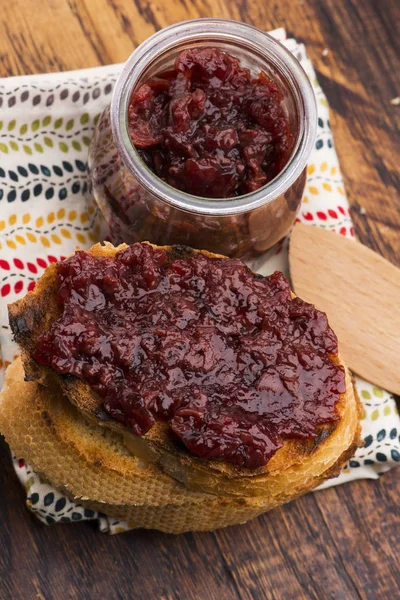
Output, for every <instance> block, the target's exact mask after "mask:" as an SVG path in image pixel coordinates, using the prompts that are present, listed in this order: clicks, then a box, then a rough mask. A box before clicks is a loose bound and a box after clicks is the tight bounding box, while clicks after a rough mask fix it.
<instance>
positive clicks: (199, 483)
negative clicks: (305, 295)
mask: <svg viewBox="0 0 400 600" xmlns="http://www.w3.org/2000/svg"><path fill="white" fill-rule="evenodd" d="M124 248H127V246H126V244H121V245H120V246H118V247H114V246H113V245H112V244H109V243H106V244H105V245H104V246H102V245H100V244H96V245H95V246H93V247H92V248H91V249H90V250H89V252H90V253H91V254H92V255H93V256H115V254H116V253H117V252H119V251H120V250H122V249H124ZM164 248H165V249H166V250H167V251H168V252H170V253H172V252H173V253H174V254H176V255H178V256H179V257H180V258H184V256H185V255H187V254H192V253H193V252H201V253H203V254H205V255H206V256H207V257H209V258H221V256H220V255H216V254H212V253H210V252H207V251H204V250H192V249H188V248H185V247H179V246H177V247H169V246H165V247H164ZM56 292H57V288H56V265H54V264H52V265H51V266H50V267H48V269H46V271H45V273H44V275H43V276H42V277H41V278H40V279H39V281H38V282H37V284H36V287H35V289H34V291H33V292H31V293H29V294H27V296H25V297H24V298H22V299H21V300H19V301H18V302H15V303H14V304H11V305H10V306H9V315H10V325H11V328H12V331H13V333H14V336H15V339H16V341H17V343H18V344H19V346H20V348H21V353H22V361H23V364H24V368H25V374H26V377H27V379H29V380H32V381H37V382H40V383H42V384H44V385H56V386H58V387H60V388H61V389H62V392H63V393H64V394H65V395H66V396H67V397H68V399H69V400H70V401H71V402H72V403H73V404H74V405H75V406H76V407H77V408H78V409H79V411H81V412H82V413H83V414H84V415H85V416H86V417H87V418H88V419H90V421H91V422H92V423H93V424H97V425H100V426H102V427H105V428H108V429H112V430H113V431H115V432H117V433H119V434H121V435H123V437H124V441H125V443H126V445H127V447H128V448H129V449H130V450H131V451H132V452H133V453H134V454H135V455H137V456H140V457H142V458H143V459H144V460H146V461H147V462H152V463H154V464H157V465H158V466H160V467H161V468H162V469H163V470H164V471H165V472H166V473H168V474H169V475H171V476H172V477H174V478H176V479H177V480H179V481H181V482H182V483H184V485H185V486H186V487H187V488H190V489H193V490H201V491H204V492H207V493H212V494H215V493H221V492H222V493H224V494H227V495H232V496H248V497H257V496H260V497H262V496H264V495H265V493H268V490H269V488H270V486H271V482H273V481H274V480H275V479H276V480H279V478H280V477H281V474H282V473H283V472H285V471H287V470H288V469H296V468H298V469H300V470H301V467H302V465H304V464H305V463H306V464H310V465H312V464H314V465H317V464H319V463H318V461H319V457H320V456H324V455H325V449H326V448H328V449H329V450H330V452H331V453H332V454H331V456H330V460H329V461H327V462H324V461H322V463H321V464H320V471H321V472H322V471H323V470H326V469H327V468H330V466H331V464H334V462H335V461H336V459H337V458H338V456H340V455H341V454H342V453H343V452H345V451H347V448H348V447H350V446H351V445H352V440H353V438H354V432H355V431H356V429H357V422H358V418H357V400H356V399H355V397H354V392H353V388H352V384H351V381H350V377H349V374H348V372H347V371H346V378H347V379H346V382H347V389H346V393H345V394H343V395H342V396H341V398H340V400H339V402H338V404H337V410H338V412H339V414H340V417H341V418H340V420H339V421H338V422H336V423H332V424H330V425H329V427H322V428H321V430H320V435H319V436H318V437H317V438H316V439H315V440H295V439H290V440H286V441H285V442H284V445H283V447H282V448H280V449H279V450H278V451H277V452H276V454H275V455H274V456H273V457H272V458H271V460H270V461H269V462H268V464H267V465H266V466H265V467H262V468H261V469H257V470H254V471H250V470H248V469H245V468H240V467H237V466H235V465H231V464H228V463H226V462H224V461H206V460H203V459H200V458H198V457H196V456H194V455H192V454H190V453H189V452H188V451H185V450H182V449H179V450H178V448H177V447H175V445H174V443H173V442H172V441H170V439H169V437H168V436H167V435H166V430H167V428H168V426H167V424H166V423H157V424H156V425H154V426H153V427H152V428H151V429H150V431H149V432H148V433H147V434H146V435H145V436H143V437H138V436H136V435H134V434H133V433H132V432H131V431H130V430H128V429H127V428H126V427H125V426H124V425H123V424H121V423H119V422H118V421H116V420H114V419H112V418H111V417H109V415H108V414H107V413H106V412H105V411H104V410H103V401H102V399H101V398H100V397H99V396H98V395H97V394H95V393H94V392H93V391H92V389H91V388H90V386H89V385H88V384H87V383H86V382H84V381H82V380H79V379H77V378H76V377H73V376H70V375H65V376H63V375H59V374H57V373H56V372H55V371H53V370H52V369H51V368H49V367H44V366H41V365H39V364H38V363H36V362H35V361H34V360H33V359H32V358H31V353H32V351H33V349H34V347H35V341H36V338H37V337H38V335H39V334H40V333H42V332H43V331H45V330H46V329H48V327H49V324H50V322H51V321H52V320H54V319H57V318H58V316H59V314H60V307H59V305H58V304H57V300H56ZM337 361H338V363H339V364H343V363H342V362H341V360H340V358H338V359H337ZM350 421H351V426H349V423H350ZM346 427H350V428H348V431H347V430H346ZM343 431H347V435H346V436H344V437H343ZM357 443H359V442H357ZM324 467H326V468H324Z"/></svg>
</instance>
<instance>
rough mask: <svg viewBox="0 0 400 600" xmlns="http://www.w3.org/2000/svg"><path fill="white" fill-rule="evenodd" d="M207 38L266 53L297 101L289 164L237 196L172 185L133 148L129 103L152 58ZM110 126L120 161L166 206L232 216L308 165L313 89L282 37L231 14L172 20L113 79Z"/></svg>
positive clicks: (264, 200)
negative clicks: (206, 195)
mask: <svg viewBox="0 0 400 600" xmlns="http://www.w3.org/2000/svg"><path fill="white" fill-rule="evenodd" d="M201 38H207V40H208V41H210V42H212V40H213V39H215V40H216V41H217V40H219V41H220V42H221V41H224V42H227V43H229V41H231V42H232V43H235V44H236V45H237V44H238V43H242V44H244V45H245V46H247V47H248V48H249V50H252V49H253V51H256V52H258V53H259V54H261V55H264V56H265V58H266V60H267V59H268V60H269V61H270V62H272V63H273V64H274V65H276V66H277V67H278V68H279V69H280V71H281V73H283V75H284V77H285V80H286V81H287V82H288V84H289V85H290V88H291V91H292V93H293V95H294V97H295V101H296V103H297V104H298V105H299V106H298V108H299V117H300V119H299V135H298V139H297V142H296V145H295V148H294V150H293V152H292V155H291V157H290V158H289V160H288V162H287V164H286V165H285V166H284V168H283V169H282V171H281V172H280V173H279V174H278V175H277V176H276V177H275V178H274V179H273V180H272V181H270V182H269V183H268V184H266V185H265V186H263V187H261V188H259V189H258V190H255V191H254V192H250V193H248V194H246V195H243V196H237V197H235V198H222V199H220V198H202V197H198V196H193V195H191V194H187V193H185V192H182V191H181V190H178V189H177V188H173V187H172V186H170V185H169V184H168V183H166V182H164V181H163V180H162V179H160V178H159V177H158V176H157V175H156V174H155V173H153V172H152V171H151V170H150V169H148V168H147V167H146V165H145V164H144V162H143V161H142V159H141V158H140V156H139V154H138V152H137V150H136V148H135V147H134V145H133V143H132V141H131V138H130V135H129V130H128V119H127V113H128V107H129V102H130V97H131V93H132V89H133V87H134V86H135V85H136V82H137V81H138V80H139V78H140V77H141V75H142V73H143V72H144V70H145V69H146V67H147V66H148V64H149V62H150V61H153V60H155V59H156V58H158V57H160V56H161V55H163V54H165V52H166V51H168V50H170V49H172V48H174V46H176V45H177V44H178V43H182V42H190V41H195V40H199V39H201ZM111 127H112V133H113V136H114V141H115V144H116V146H117V149H118V151H119V153H120V155H121V156H122V159H123V161H124V162H125V164H126V166H127V167H128V169H129V170H130V171H132V172H133V174H134V176H135V177H136V179H137V180H138V181H139V182H140V184H141V185H142V186H143V187H144V188H145V189H147V190H148V191H149V192H150V193H151V194H153V195H154V196H156V197H157V198H159V199H161V200H162V201H164V202H166V203H168V204H169V205H171V206H173V207H176V208H179V209H181V210H186V211H188V212H194V213H197V214H204V215H215V216H223V215H226V216H228V215H235V214H240V213H243V212H248V211H252V210H254V209H256V208H258V207H259V206H262V205H265V204H269V203H271V202H273V201H274V199H275V198H277V197H279V196H280V195H282V194H283V193H284V192H285V191H286V190H287V189H288V188H289V187H290V186H291V185H292V184H293V183H294V182H295V181H296V179H297V178H298V177H299V175H300V174H301V172H302V171H303V170H304V168H305V167H306V164H307V161H308V158H309V155H310V153H311V150H312V148H313V146H314V142H315V137H316V129H317V106H316V100H315V95H314V91H313V89H312V86H311V83H310V81H309V79H308V76H307V75H306V73H305V71H304V70H303V67H302V66H301V65H300V63H299V62H298V60H297V59H296V58H295V57H294V56H293V55H292V54H291V52H290V51H289V50H287V49H286V48H285V47H284V46H283V45H282V44H281V43H280V42H278V41H277V40H275V39H274V38H273V37H271V36H270V35H268V34H267V33H266V32H264V31H261V30H259V29H257V28H256V27H253V26H252V25H247V24H245V23H242V22H240V21H232V20H229V19H194V20H191V21H183V22H180V23H177V24H174V25H170V26H169V27H166V28H165V29H162V30H161V31H158V32H157V33H155V34H153V35H152V36H150V37H149V38H147V40H145V41H144V42H142V44H140V46H138V47H137V48H136V50H135V51H134V52H133V53H132V54H131V56H130V57H129V58H128V60H127V61H126V63H125V66H124V68H123V70H122V72H121V73H120V75H119V77H118V79H117V82H116V84H115V88H114V92H113V96H112V100H111Z"/></svg>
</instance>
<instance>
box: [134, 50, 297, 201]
mask: <svg viewBox="0 0 400 600" xmlns="http://www.w3.org/2000/svg"><path fill="white" fill-rule="evenodd" d="M128 121H129V131H130V135H131V138H132V142H133V143H134V145H135V147H136V148H137V150H138V151H139V154H140V156H141V157H142V159H143V161H144V162H145V163H146V165H147V166H148V167H149V168H150V169H151V170H152V171H154V173H156V174H157V175H158V176H159V177H160V178H161V179H163V180H165V181H166V182H167V183H169V184H170V185H171V186H173V187H175V188H178V189H180V190H183V191H184V192H187V193H189V194H194V195H196V196H203V197H208V198H231V197H233V196H240V195H242V194H247V193H248V192H252V191H254V190H257V189H258V188H260V187H262V186H263V185H265V184H266V183H268V182H269V181H271V180H272V179H273V178H274V177H275V176H276V175H277V174H278V173H279V172H280V171H281V170H282V169H283V167H284V166H285V164H286V162H287V160H288V158H289V155H290V153H291V150H292V148H293V143H294V139H293V135H292V132H291V131H290V128H289V121H288V118H287V116H286V114H285V111H284V108H283V105H282V95H281V92H280V90H279V88H278V87H277V85H276V84H275V83H274V82H273V81H271V79H269V78H268V77H267V75H266V74H265V73H263V72H261V73H259V74H258V76H257V77H253V76H252V75H251V73H250V71H249V70H248V69H245V68H243V67H241V66H240V62H239V61H238V60H237V59H236V58H234V57H233V56H230V55H229V54H226V53H225V52H222V51H221V50H218V49H217V48H197V49H191V50H184V51H183V52H181V54H180V55H179V56H178V58H177V59H176V61H175V66H174V69H173V70H171V71H168V72H163V73H159V74H158V75H157V76H156V77H152V78H150V79H148V80H147V81H145V82H143V83H142V84H141V85H139V87H138V88H136V90H135V91H134V92H133V94H132V98H131V104H130V106H129V113H128Z"/></svg>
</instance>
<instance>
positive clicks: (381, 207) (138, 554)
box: [0, 0, 400, 600]
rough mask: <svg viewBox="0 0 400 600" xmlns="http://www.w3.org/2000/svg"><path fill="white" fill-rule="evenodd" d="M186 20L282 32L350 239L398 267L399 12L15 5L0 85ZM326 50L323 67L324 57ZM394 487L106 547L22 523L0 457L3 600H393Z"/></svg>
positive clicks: (387, 1)
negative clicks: (315, 88) (325, 146)
mask: <svg viewBox="0 0 400 600" xmlns="http://www.w3.org/2000/svg"><path fill="white" fill-rule="evenodd" d="M199 16H218V17H230V18H234V19H241V20H244V21H247V22H249V23H252V24H254V25H256V26H258V27H260V28H264V29H269V28H274V27H278V26H284V27H286V28H287V30H288V32H289V34H292V35H295V36H296V37H297V38H298V39H299V40H302V41H304V42H305V43H306V45H307V49H308V52H309V54H310V57H311V59H312V61H313V63H314V65H315V67H316V69H317V72H318V76H319V79H320V82H321V84H322V86H323V88H324V91H325V92H326V94H327V96H328V100H329V102H330V105H331V108H332V111H331V124H332V128H333V130H334V135H335V141H336V146H337V150H338V153H339V158H340V161H341V166H342V171H343V175H344V178H345V184H346V189H347V193H348V196H349V199H350V203H351V207H352V214H353V218H354V222H355V226H356V232H357V234H358V236H359V238H360V239H361V241H362V242H363V243H365V244H367V245H369V246H370V247H372V248H373V249H375V250H377V251H379V252H381V253H382V254H383V255H384V256H385V257H386V258H388V259H389V260H391V261H392V262H394V263H397V264H400V235H399V229H400V202H399V194H398V191H399V170H398V150H399V148H398V141H399V134H398V125H399V119H400V107H399V106H394V105H392V104H391V103H390V100H391V99H392V98H394V97H396V96H398V95H399V94H400V90H399V87H398V86H399V83H398V73H399V66H400V65H399V56H400V52H399V50H400V49H399V36H398V34H397V31H396V26H395V24H396V22H397V23H398V22H399V18H400V11H399V3H398V2H397V0H379V2H377V1H376V0H353V1H350V0H346V1H338V0H324V1H323V2H322V1H320V0H280V1H278V0H276V1H271V0H239V1H237V2H231V1H230V0H218V1H215V2H211V0H192V2H188V0H170V1H164V2H161V1H160V2H157V1H154V2H150V1H149V0H135V1H133V0H96V1H95V0H80V1H78V0H41V2H40V3H38V2H37V1H36V0H14V1H13V2H3V3H2V10H1V12H0V74H1V75H3V76H4V75H18V74H22V73H31V72H32V73H33V72H43V71H58V70H67V69H76V68H82V67H88V66H95V65H98V64H107V63H112V62H122V61H124V60H125V59H126V57H127V56H128V55H129V54H130V52H131V51H132V50H133V48H134V47H135V46H136V45H137V44H138V43H140V42H141V41H142V40H143V39H145V38H146V37H147V36H148V35H150V34H151V33H153V32H154V30H155V29H159V28H161V27H164V26H166V25H169V24H171V23H173V22H176V21H179V20H183V19H188V18H195V17H199ZM324 49H328V53H326V52H324V53H323V50H324ZM399 495H400V478H399V472H396V471H392V472H390V473H387V474H385V475H384V476H383V477H382V478H381V479H380V480H379V481H360V482H353V483H350V484H346V485H344V486H341V487H338V488H333V489H330V490H326V491H324V492H319V493H315V494H310V495H308V496H306V497H304V498H301V499H300V500H298V501H296V502H294V503H292V504H290V505H288V506H286V507H282V508H279V509H276V510H275V511H273V512H272V513H269V514H267V515H264V516H263V517H261V518H259V519H257V520H255V521H253V522H251V523H249V524H247V525H245V526H240V527H232V528H229V529H226V530H220V531H217V532H215V533H203V534H186V535H181V536H168V535H164V534H161V533H157V532H148V531H141V530H138V531H134V532H131V533H128V534H124V535H120V536H116V537H108V536H105V535H102V534H100V533H98V532H97V531H96V529H95V527H94V525H93V524H76V525H68V526H54V527H50V528H47V527H45V526H42V525H40V524H39V523H38V522H37V521H36V520H35V519H34V518H33V517H31V516H30V515H29V513H28V512H27V511H26V509H25V507H24V494H23V491H22V490H21V488H20V486H19V484H18V482H17V481H16V477H15V475H14V473H13V471H12V467H11V463H10V460H9V455H8V450H7V448H6V445H5V444H4V442H2V443H0V510H1V518H0V599H1V600H3V598H4V599H5V600H8V599H13V600H14V599H15V600H20V599H21V600H22V599H23V600H31V599H35V600H37V599H39V600H52V599H56V600H59V599H65V598H67V599H69V598H70V599H81V598H82V599H84V598H85V599H86V598H94V599H97V598H99V599H100V598H101V599H106V600H113V599H131V598H134V599H135V600H136V599H146V600H147V599H166V600H167V599H168V600H169V599H171V600H172V599H182V600H195V599H196V600H209V599H211V600H214V599H217V600H231V599H233V600H237V599H243V600H250V599H253V600H259V599H260V600H261V599H264V598H266V599H268V600H269V599H271V600H272V599H274V600H275V599H276V600H297V599H310V598H311V599H316V600H317V599H318V600H321V599H325V598H327V599H336V600H338V599H343V600H349V599H353V598H355V599H362V600H375V599H384V600H386V599H387V598H397V597H399V589H400V572H399V569H398V556H399V551H398V546H399V534H400V510H399Z"/></svg>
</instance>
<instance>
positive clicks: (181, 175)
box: [88, 19, 317, 259]
mask: <svg viewBox="0 0 400 600" xmlns="http://www.w3.org/2000/svg"><path fill="white" fill-rule="evenodd" d="M316 119H317V117H316V105H315V98H314V93H313V91H312V88H311V85H310V83H309V80H308V78H307V75H306V74H305V73H304V71H303V69H302V67H301V66H300V64H299V63H298V61H297V60H296V59H295V58H294V57H293V56H292V55H291V54H290V52H289V51H288V50H286V49H285V48H284V47H283V46H282V45H281V44H280V43H279V42H277V41H276V40H274V39H273V38H272V37H270V36H268V35H267V34H266V33H264V32H262V31H259V30H258V29H255V28H254V27H251V26H248V25H245V24H244V23H239V22H235V21H228V20H223V19H197V20H194V21H187V22H185V23H178V24H177V25H173V26H171V27H168V28H166V29H164V30H162V31H160V32H158V33H156V34H155V35H154V36H152V37H151V38H149V39H148V40H146V41H145V42H144V43H143V44H141V45H140V46H139V47H138V48H137V50H135V52H134V53H133V54H132V56H131V57H130V58H129V59H128V61H127V63H126V65H125V67H124V69H123V71H122V73H121V75H120V77H119V79H118V81H117V84H116V87H115V90H114V94H113V98H112V102H111V106H109V107H107V108H106V109H105V110H104V112H103V113H102V115H101V117H100V119H99V121H98V123H97V126H96V130H95V133H94V136H93V139H92V143H91V146H90V149H89V162H88V165H89V177H90V181H91V186H92V190H93V194H94V197H95V199H96V201H97V203H98V205H99V207H100V209H101V211H102V213H103V215H104V217H105V219H106V221H107V222H108V225H109V229H110V237H111V239H112V241H113V242H114V243H119V242H122V241H123V242H126V243H134V242H140V241H150V242H152V243H155V244H158V245H170V244H184V245H188V246H192V247H195V248H202V249H206V250H209V251H212V252H216V253H219V254H224V255H226V256H235V257H242V258H245V259H249V258H251V257H253V256H255V255H257V254H260V253H262V252H264V251H265V250H267V249H268V248H270V247H271V246H273V245H274V244H275V243H276V242H277V241H279V240H280V239H281V238H282V237H284V236H285V235H286V234H287V233H288V231H289V229H290V227H291V226H292V224H293V222H294V220H295V217H296V213H297V209H298V207H299V205H300V202H301V197H302V193H303V189H304V185H305V179H306V164H307V160H308V157H309V154H310V152H311V149H312V147H313V145H314V139H315V132H316Z"/></svg>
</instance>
